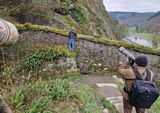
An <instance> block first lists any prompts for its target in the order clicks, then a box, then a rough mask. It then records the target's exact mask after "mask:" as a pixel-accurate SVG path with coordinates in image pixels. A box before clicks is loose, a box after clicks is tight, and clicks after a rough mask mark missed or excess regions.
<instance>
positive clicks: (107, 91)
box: [96, 83, 123, 113]
mask: <svg viewBox="0 0 160 113" xmlns="http://www.w3.org/2000/svg"><path fill="white" fill-rule="evenodd" d="M96 86H97V87H98V88H99V93H100V95H102V96H103V97H106V99H107V100H109V101H110V102H111V103H112V104H113V105H114V106H115V107H116V108H117V110H118V111H119V112H120V113H123V98H122V95H121V92H120V91H119V90H118V87H117V85H116V84H115V83H96ZM103 113H109V112H108V110H107V109H103Z"/></svg>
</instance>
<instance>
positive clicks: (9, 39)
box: [0, 18, 18, 45]
mask: <svg viewBox="0 0 160 113" xmlns="http://www.w3.org/2000/svg"><path fill="white" fill-rule="evenodd" d="M17 40H18V30H17V28H16V27H15V26H14V25H13V24H12V23H10V22H8V21H6V20H3V19H1V18H0V45H13V44H15V43H16V42H17Z"/></svg>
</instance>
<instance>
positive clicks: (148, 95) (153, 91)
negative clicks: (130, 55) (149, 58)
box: [129, 67, 159, 108]
mask: <svg viewBox="0 0 160 113" xmlns="http://www.w3.org/2000/svg"><path fill="white" fill-rule="evenodd" d="M132 70H133V72H134V73H135V75H136V80H135V81H134V83H133V87H132V89H131V91H130V92H129V100H130V103H131V105H133V106H135V107H139V108H150V107H151V105H152V104H153V103H154V102H155V100H156V99H157V98H158V97H159V91H158V89H157V88H156V86H155V85H154V83H153V82H151V81H150V79H151V72H150V71H149V70H148V69H146V72H147V77H146V80H143V79H142V77H141V75H140V73H139V72H138V70H137V69H136V68H135V67H132Z"/></svg>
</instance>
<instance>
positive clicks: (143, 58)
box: [135, 55, 148, 67]
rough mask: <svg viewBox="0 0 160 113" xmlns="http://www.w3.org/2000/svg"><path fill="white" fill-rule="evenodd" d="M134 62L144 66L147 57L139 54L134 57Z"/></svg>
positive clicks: (146, 62)
mask: <svg viewBox="0 0 160 113" xmlns="http://www.w3.org/2000/svg"><path fill="white" fill-rule="evenodd" d="M135 63H136V64H137V65H138V66H141V67H146V66H147V64H148V59H147V57H146V56H144V55H139V56H137V57H136V58H135Z"/></svg>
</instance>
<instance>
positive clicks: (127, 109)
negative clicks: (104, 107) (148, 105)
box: [123, 99, 145, 113]
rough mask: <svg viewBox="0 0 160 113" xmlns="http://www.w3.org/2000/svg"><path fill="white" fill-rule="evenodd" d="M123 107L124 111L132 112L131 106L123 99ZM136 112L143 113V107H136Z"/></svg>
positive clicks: (125, 112)
mask: <svg viewBox="0 0 160 113" xmlns="http://www.w3.org/2000/svg"><path fill="white" fill-rule="evenodd" d="M123 108H124V113H132V108H133V106H132V105H131V104H130V102H129V101H127V100H125V99H123ZM136 113H145V109H144V108H136Z"/></svg>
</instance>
